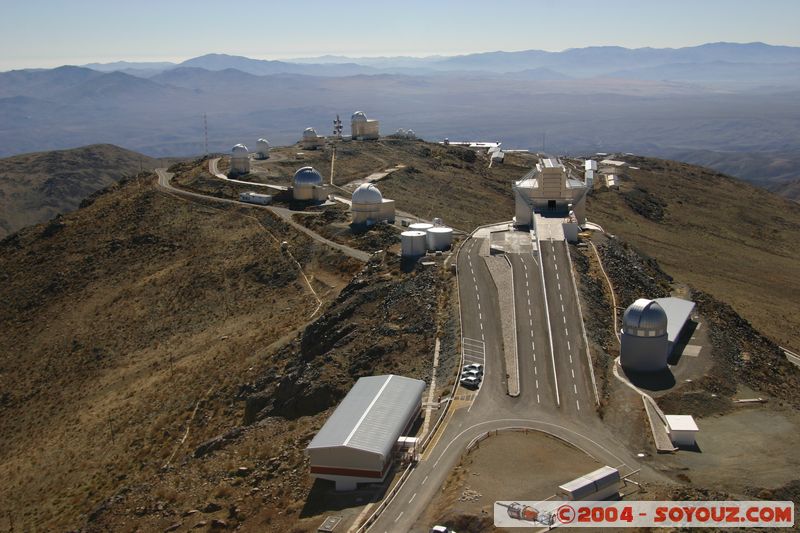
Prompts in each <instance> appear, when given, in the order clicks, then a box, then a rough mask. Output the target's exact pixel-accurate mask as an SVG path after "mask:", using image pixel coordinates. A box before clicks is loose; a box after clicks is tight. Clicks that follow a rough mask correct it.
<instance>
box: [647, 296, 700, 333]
mask: <svg viewBox="0 0 800 533" xmlns="http://www.w3.org/2000/svg"><path fill="white" fill-rule="evenodd" d="M655 301H656V303H658V305H660V306H661V308H662V309H663V310H664V312H665V313H666V314H667V340H668V341H669V342H673V343H674V342H675V341H676V340H678V335H680V333H681V330H682V329H683V326H684V324H686V321H687V320H689V317H690V316H691V315H692V311H694V305H695V304H694V302H690V301H689V300H683V299H681V298H672V297H670V298H656V300H655Z"/></svg>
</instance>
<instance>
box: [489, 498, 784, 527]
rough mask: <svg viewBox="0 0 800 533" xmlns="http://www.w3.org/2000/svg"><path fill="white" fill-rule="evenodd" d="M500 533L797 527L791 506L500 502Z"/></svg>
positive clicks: (497, 520)
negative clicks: (512, 530)
mask: <svg viewBox="0 0 800 533" xmlns="http://www.w3.org/2000/svg"><path fill="white" fill-rule="evenodd" d="M494 525H495V526H496V527H537V526H539V527H541V526H548V527H551V526H569V527H722V528H735V527H748V528H750V527H787V528H788V527H793V526H794V503H793V502H789V501H689V502H679V501H630V502H625V501H554V500H547V501H539V502H533V501H524V502H518V501H499V502H495V504H494Z"/></svg>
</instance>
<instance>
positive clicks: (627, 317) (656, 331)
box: [622, 298, 667, 337]
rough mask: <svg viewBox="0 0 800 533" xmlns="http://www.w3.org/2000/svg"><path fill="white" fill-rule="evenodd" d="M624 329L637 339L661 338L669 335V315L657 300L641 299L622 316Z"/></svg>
mask: <svg viewBox="0 0 800 533" xmlns="http://www.w3.org/2000/svg"><path fill="white" fill-rule="evenodd" d="M622 329H623V331H624V332H625V333H627V334H628V335H633V336H636V337H659V336H661V335H665V334H666V333H667V313H666V312H665V311H664V309H663V308H662V307H661V306H660V305H658V303H657V302H656V301H655V300H648V299H646V298H639V299H638V300H636V301H635V302H633V303H632V304H631V305H630V306H629V307H628V308H627V309H626V310H625V314H624V315H623V316H622Z"/></svg>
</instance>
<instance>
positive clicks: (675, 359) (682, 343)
mask: <svg viewBox="0 0 800 533" xmlns="http://www.w3.org/2000/svg"><path fill="white" fill-rule="evenodd" d="M696 329H697V322H695V321H694V320H691V319H690V320H687V321H686V325H684V326H683V329H682V330H681V334H680V336H679V337H678V339H677V340H676V341H675V345H674V346H673V348H672V353H671V354H670V356H669V359H667V363H669V364H670V365H671V366H675V365H677V364H678V363H679V362H680V360H681V357H682V356H683V350H684V348H686V345H687V344H689V341H691V340H692V335H694V332H695V330H696Z"/></svg>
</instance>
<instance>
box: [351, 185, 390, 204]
mask: <svg viewBox="0 0 800 533" xmlns="http://www.w3.org/2000/svg"><path fill="white" fill-rule="evenodd" d="M381 202H383V195H382V194H381V191H379V190H378V188H377V187H376V186H375V185H373V184H371V183H362V184H361V185H359V186H358V188H357V189H356V190H355V191H354V192H353V203H354V204H362V205H363V204H380V203H381Z"/></svg>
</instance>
